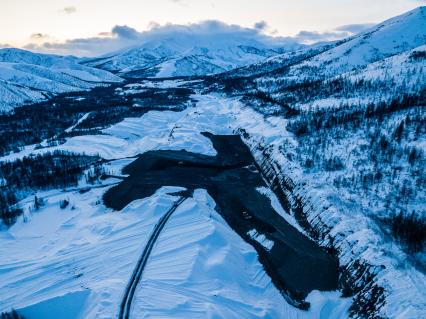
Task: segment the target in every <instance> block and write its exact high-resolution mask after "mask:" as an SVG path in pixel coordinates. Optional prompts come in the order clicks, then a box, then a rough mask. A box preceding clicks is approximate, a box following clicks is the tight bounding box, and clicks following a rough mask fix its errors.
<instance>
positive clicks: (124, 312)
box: [118, 196, 188, 319]
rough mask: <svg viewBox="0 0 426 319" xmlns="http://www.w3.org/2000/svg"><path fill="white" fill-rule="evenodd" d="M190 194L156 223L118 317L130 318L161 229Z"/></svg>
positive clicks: (176, 203)
mask: <svg viewBox="0 0 426 319" xmlns="http://www.w3.org/2000/svg"><path fill="white" fill-rule="evenodd" d="M187 198H188V196H182V197H180V198H179V199H178V200H177V201H176V202H175V203H174V204H173V206H172V207H170V209H169V210H168V211H167V213H165V214H164V216H163V217H161V219H160V221H159V222H158V223H157V224H156V225H155V227H154V230H153V232H152V234H151V236H150V237H149V239H148V243H147V244H146V246H145V248H144V251H143V252H142V255H141V257H140V258H139V260H138V263H137V265H136V268H135V270H134V271H133V273H132V277H131V278H130V281H129V283H128V284H127V287H126V290H125V292H124V296H123V300H122V302H121V305H120V312H119V314H118V319H129V318H130V311H131V308H132V301H133V296H134V294H135V291H136V287H137V286H138V284H139V282H140V280H141V278H142V273H143V270H144V268H145V266H146V264H147V262H148V258H149V256H150V254H151V251H152V249H153V248H154V245H155V243H156V241H157V239H158V237H159V236H160V233H161V231H162V230H163V228H164V226H165V225H166V223H167V221H168V220H169V218H170V217H171V216H172V214H173V213H174V212H175V211H176V209H177V208H178V207H179V205H180V204H182V203H183V202H184V201H185V200H186V199H187Z"/></svg>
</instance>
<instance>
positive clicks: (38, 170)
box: [0, 151, 104, 225]
mask: <svg viewBox="0 0 426 319" xmlns="http://www.w3.org/2000/svg"><path fill="white" fill-rule="evenodd" d="M86 170H87V172H86V173H85V171H86ZM102 174H104V170H103V168H102V165H101V162H100V159H99V158H98V157H93V156H86V155H79V154H74V153H69V152H64V151H55V152H53V153H45V154H42V155H35V156H30V157H24V158H23V159H18V160H16V161H13V162H0V179H1V180H4V181H6V183H5V185H4V186H1V187H0V219H2V220H3V222H4V223H5V224H6V225H11V224H13V223H14V222H15V220H16V218H17V217H18V216H19V215H20V214H21V213H22V210H21V209H20V208H19V207H16V203H17V202H18V201H19V200H20V199H22V196H24V195H25V194H27V193H28V192H29V191H31V190H46V189H51V188H66V187H70V186H77V184H78V181H79V179H80V178H81V177H82V176H83V175H85V177H86V181H87V182H88V183H94V182H95V181H96V180H97V179H98V178H99V177H100V176H101V175H102ZM41 206H42V199H40V198H38V197H37V196H36V197H35V199H34V205H33V208H34V209H35V210H38V209H39V208H40V207H41Z"/></svg>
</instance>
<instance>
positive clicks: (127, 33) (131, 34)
mask: <svg viewBox="0 0 426 319" xmlns="http://www.w3.org/2000/svg"><path fill="white" fill-rule="evenodd" d="M111 33H112V34H113V35H115V36H117V37H119V38H123V39H130V40H133V39H137V38H138V37H139V36H140V33H139V32H138V31H136V29H133V28H131V27H129V26H127V25H116V26H115V27H114V28H112V30H111Z"/></svg>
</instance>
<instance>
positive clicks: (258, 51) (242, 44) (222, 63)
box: [82, 29, 299, 78]
mask: <svg viewBox="0 0 426 319" xmlns="http://www.w3.org/2000/svg"><path fill="white" fill-rule="evenodd" d="M297 47H299V45H298V44H296V43H295V42H289V41H281V42H280V41H277V40H272V38H268V37H266V36H265V37H264V39H253V38H252V37H249V36H244V35H229V34H221V33H215V32H211V33H203V34H200V33H194V32H192V31H191V30H190V29H180V30H177V31H176V30H174V31H170V32H165V33H161V34H158V35H156V36H155V37H153V38H151V39H148V40H147V41H145V42H144V43H143V44H142V45H140V46H136V47H132V48H129V49H125V50H122V51H119V52H116V53H114V54H110V55H107V56H104V57H100V58H96V59H83V61H82V62H83V64H85V65H88V66H92V67H98V68H101V69H104V70H108V71H112V72H116V73H118V74H120V75H127V76H129V77H135V78H137V77H176V76H193V75H206V74H216V73H220V72H224V71H227V70H231V69H234V68H236V67H241V66H244V65H249V64H252V63H256V62H259V61H261V60H264V59H265V58H267V57H271V56H273V55H277V54H279V53H282V52H283V51H284V50H286V49H294V48H297Z"/></svg>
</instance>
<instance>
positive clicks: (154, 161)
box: [104, 133, 339, 309]
mask: <svg viewBox="0 0 426 319" xmlns="http://www.w3.org/2000/svg"><path fill="white" fill-rule="evenodd" d="M204 135H205V136H207V137H208V138H210V140H211V141H212V143H213V146H214V147H215V149H216V151H217V153H218V154H217V156H214V157H212V156H206V155H201V154H195V153H190V152H186V151H151V152H147V153H145V154H143V155H141V156H139V158H138V159H137V160H135V161H134V162H133V163H131V164H130V165H128V166H127V167H125V168H124V170H123V173H124V174H127V175H129V177H127V178H126V179H124V180H123V182H121V183H120V184H118V185H117V186H115V187H113V188H111V189H110V190H109V191H108V192H107V193H106V194H105V195H104V202H105V204H106V205H107V206H109V207H111V208H113V209H116V210H121V209H123V208H124V207H125V206H126V205H128V204H129V203H130V202H132V201H134V200H137V199H141V198H145V197H148V196H151V195H153V194H154V193H155V191H156V190H158V189H159V188H161V187H162V186H182V187H185V188H187V189H188V190H194V189H196V188H203V189H206V190H207V191H208V193H209V194H210V195H211V196H212V197H213V199H214V200H215V202H216V204H217V207H216V209H217V210H218V212H219V213H220V214H221V215H222V216H223V218H224V219H225V220H226V222H227V223H228V224H229V225H230V227H232V228H233V230H234V231H236V232H237V233H238V234H239V235H240V236H241V237H242V238H243V239H244V240H245V241H247V242H248V243H250V244H251V245H252V246H253V247H254V248H255V249H256V251H257V253H258V254H259V260H260V262H261V263H262V264H263V266H264V268H265V270H266V272H267V273H268V275H269V276H270V277H271V278H272V281H273V282H274V284H275V285H276V287H277V288H278V289H279V290H280V291H281V292H282V293H283V296H284V297H285V298H286V299H287V300H288V301H289V302H290V303H291V304H293V305H294V306H297V307H299V308H301V309H308V308H309V304H308V303H307V302H305V298H306V296H307V295H308V294H309V293H310V292H311V291H313V290H320V291H330V290H337V288H338V280H339V262H338V260H337V258H336V257H335V256H333V254H331V253H329V252H328V251H326V250H324V249H323V248H321V247H320V246H319V245H318V244H316V243H315V242H314V241H312V240H311V239H309V238H308V237H306V236H305V235H303V234H302V233H300V232H299V231H298V230H297V229H295V228H294V227H293V226H292V225H290V224H289V223H288V222H286V221H285V220H284V219H283V218H282V217H281V216H280V215H279V214H278V213H277V212H276V211H275V210H274V209H273V208H272V206H271V203H270V200H269V198H268V197H266V196H265V195H262V194H261V193H259V192H258V191H257V188H258V187H267V185H266V184H265V181H264V180H263V178H262V175H261V173H260V172H259V170H258V166H257V164H256V162H255V160H254V158H253V156H252V154H251V153H250V150H249V149H248V147H247V146H246V145H245V144H244V143H243V142H242V140H241V138H240V136H236V135H212V134H210V133H204ZM253 230H255V231H256V232H257V233H258V234H263V235H265V236H266V238H267V239H268V240H269V241H272V242H273V243H274V244H273V246H272V248H270V247H264V246H263V245H262V244H261V243H259V242H258V241H256V240H254V239H253V238H252V236H250V235H249V234H248V233H249V232H250V231H253Z"/></svg>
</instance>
